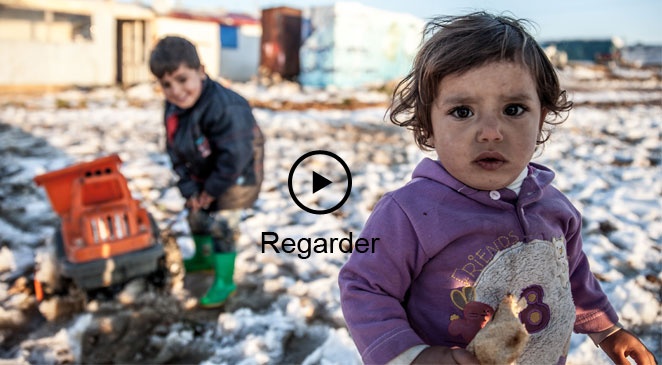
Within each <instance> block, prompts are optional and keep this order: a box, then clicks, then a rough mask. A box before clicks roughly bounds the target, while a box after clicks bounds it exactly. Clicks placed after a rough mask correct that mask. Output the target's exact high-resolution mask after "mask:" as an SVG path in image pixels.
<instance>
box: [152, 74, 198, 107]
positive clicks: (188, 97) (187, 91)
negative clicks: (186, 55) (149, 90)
mask: <svg viewBox="0 0 662 365" xmlns="http://www.w3.org/2000/svg"><path fill="white" fill-rule="evenodd" d="M206 77H207V76H206V75H205V71H204V67H202V66H200V68H199V69H197V70H196V69H194V68H190V67H188V66H186V64H184V63H182V64H181V65H179V68H177V69H176V70H175V71H173V72H171V73H166V74H165V75H163V77H161V78H160V79H159V82H160V83H161V88H162V89H163V93H164V94H165V98H166V100H168V101H169V102H170V103H172V104H175V105H176V106H177V107H179V108H181V109H188V108H190V107H192V106H193V105H194V104H195V102H196V101H198V98H200V94H201V93H202V81H203V80H204V79H205V78H206Z"/></svg>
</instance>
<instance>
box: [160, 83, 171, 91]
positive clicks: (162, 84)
mask: <svg viewBox="0 0 662 365" xmlns="http://www.w3.org/2000/svg"><path fill="white" fill-rule="evenodd" d="M161 87H162V88H164V89H167V88H169V87H170V83H169V82H162V83H161Z"/></svg>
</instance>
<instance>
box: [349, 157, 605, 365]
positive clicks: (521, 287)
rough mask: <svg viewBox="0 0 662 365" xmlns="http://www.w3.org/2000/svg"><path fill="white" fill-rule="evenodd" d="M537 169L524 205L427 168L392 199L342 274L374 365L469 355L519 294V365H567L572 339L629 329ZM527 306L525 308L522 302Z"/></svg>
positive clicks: (432, 165)
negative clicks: (619, 326)
mask: <svg viewBox="0 0 662 365" xmlns="http://www.w3.org/2000/svg"><path fill="white" fill-rule="evenodd" d="M553 178H554V173H553V172H552V171H550V170H549V169H547V168H546V167H544V166H541V165H537V164H534V163H530V164H529V166H528V176H527V177H526V178H525V179H524V181H523V182H522V187H521V191H520V193H519V195H517V194H516V193H515V192H513V191H512V190H509V189H506V188H504V189H500V190H498V191H481V190H475V189H472V188H470V187H468V186H466V185H464V184H462V183H461V182H459V181H458V180H456V179H455V178H454V177H452V176H451V175H450V174H449V173H448V172H447V171H446V170H445V169H444V167H443V166H442V165H441V164H440V163H439V162H438V161H433V160H430V159H424V160H423V161H421V163H420V164H419V165H418V166H417V167H416V169H415V170H414V173H413V177H412V180H411V181H410V182H409V183H408V184H407V185H405V186H404V187H402V188H400V189H398V190H396V191H394V192H391V193H387V194H386V195H385V196H384V197H383V198H382V199H381V200H380V202H379V203H378V204H377V205H376V207H375V209H374V211H373V212H372V214H371V216H370V218H369V219H368V221H367V222H366V225H365V227H364V229H363V231H362V233H361V237H363V238H368V239H370V238H379V241H377V243H376V247H375V249H374V253H372V252H368V253H359V252H354V253H353V254H352V255H351V257H350V258H349V260H348V261H347V263H346V264H345V265H344V266H343V268H342V269H341V271H340V274H339V284H340V295H341V302H342V310H343V314H344V317H345V320H346V322H347V327H348V328H349V331H350V333H351V335H352V338H353V339H354V342H355V343H356V345H357V347H358V349H359V352H360V353H361V356H362V357H363V361H364V362H365V363H369V364H372V363H386V362H388V361H390V360H392V359H393V358H395V357H396V356H398V355H399V354H401V353H402V352H404V351H406V350H407V349H409V348H411V347H413V346H416V345H421V344H427V345H431V346H435V345H441V346H460V347H465V346H466V345H467V344H468V343H469V342H470V341H471V339H473V337H474V336H475V334H476V332H477V331H478V330H479V329H480V328H481V327H482V326H483V325H484V323H485V321H486V319H488V318H489V317H490V315H491V314H492V313H494V310H495V309H496V307H497V305H498V304H499V303H500V301H501V300H502V299H503V297H504V296H505V295H507V294H509V293H510V294H513V295H515V296H516V297H517V298H524V300H526V302H525V303H526V306H525V308H524V309H523V310H522V312H521V313H520V314H519V318H520V321H521V322H522V323H523V324H524V325H525V327H526V329H527V331H528V332H529V334H530V338H529V342H528V344H527V346H526V348H525V351H524V354H523V355H522V356H521V357H520V359H518V363H524V364H526V363H534V364H556V363H563V362H564V361H565V356H566V355H567V353H568V349H569V344H570V335H571V333H572V331H573V329H574V331H576V332H578V333H594V332H599V331H602V330H605V329H607V328H609V327H611V326H612V325H614V324H616V323H617V322H618V317H617V315H616V312H615V311H614V309H613V308H612V306H611V305H610V303H609V301H608V299H607V297H606V295H605V294H604V293H603V292H602V290H601V288H600V285H599V283H598V282H597V280H596V279H595V277H594V276H593V274H592V273H591V270H590V268H589V264H588V261H587V258H586V256H585V254H584V253H583V251H582V238H581V216H580V214H579V212H578V211H577V210H576V209H575V207H574V206H573V205H572V204H571V203H570V202H569V201H568V199H567V198H566V197H565V196H564V195H563V194H562V193H561V192H559V191H558V190H557V189H556V188H554V187H552V186H551V185H550V183H551V181H552V180H553ZM521 302H522V303H524V302H523V301H521Z"/></svg>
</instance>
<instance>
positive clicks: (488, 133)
mask: <svg viewBox="0 0 662 365" xmlns="http://www.w3.org/2000/svg"><path fill="white" fill-rule="evenodd" d="M476 139H477V140H478V142H501V141H502V140H503V134H502V133H501V123H500V122H499V121H498V120H496V119H490V120H485V121H481V122H480V127H479V130H478V133H477V135H476Z"/></svg>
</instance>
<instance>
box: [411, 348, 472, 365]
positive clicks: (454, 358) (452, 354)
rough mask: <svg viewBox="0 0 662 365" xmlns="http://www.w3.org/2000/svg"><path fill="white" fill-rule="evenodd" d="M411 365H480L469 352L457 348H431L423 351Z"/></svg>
mask: <svg viewBox="0 0 662 365" xmlns="http://www.w3.org/2000/svg"><path fill="white" fill-rule="evenodd" d="M412 364H460V365H480V363H479V362H478V359H476V357H475V356H474V355H473V354H471V352H469V351H467V350H465V349H462V348H459V347H453V348H451V347H444V346H431V347H428V348H426V349H425V350H423V352H421V353H420V354H419V355H418V356H417V357H416V358H415V359H414V361H413V362H412Z"/></svg>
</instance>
